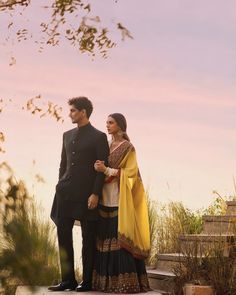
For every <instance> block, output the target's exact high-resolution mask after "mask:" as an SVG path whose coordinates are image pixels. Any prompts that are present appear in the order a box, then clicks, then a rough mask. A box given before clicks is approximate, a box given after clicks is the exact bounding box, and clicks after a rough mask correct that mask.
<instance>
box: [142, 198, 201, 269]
mask: <svg viewBox="0 0 236 295" xmlns="http://www.w3.org/2000/svg"><path fill="white" fill-rule="evenodd" d="M148 210H149V223H150V234H151V251H150V257H149V259H148V260H147V264H149V265H154V264H155V263H156V261H157V258H158V253H178V252H180V243H179V236H180V235H181V234H198V233H200V232H201V231H202V215H201V212H200V211H196V212H192V211H191V210H189V209H188V208H186V207H185V206H184V205H183V204H182V203H181V202H170V203H169V204H161V203H159V202H156V201H152V200H151V199H150V198H148Z"/></svg>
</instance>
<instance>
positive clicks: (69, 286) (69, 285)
mask: <svg viewBox="0 0 236 295" xmlns="http://www.w3.org/2000/svg"><path fill="white" fill-rule="evenodd" d="M76 287H77V282H76V281H74V282H70V281H65V282H61V283H60V284H58V285H55V286H50V287H48V290H49V291H54V292H55V291H65V290H70V291H72V290H75V288H76Z"/></svg>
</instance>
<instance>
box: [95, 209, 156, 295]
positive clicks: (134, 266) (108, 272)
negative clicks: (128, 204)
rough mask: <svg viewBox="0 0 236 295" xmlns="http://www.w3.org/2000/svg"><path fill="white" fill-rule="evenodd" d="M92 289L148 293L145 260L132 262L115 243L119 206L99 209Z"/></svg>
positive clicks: (129, 256) (130, 256)
mask: <svg viewBox="0 0 236 295" xmlns="http://www.w3.org/2000/svg"><path fill="white" fill-rule="evenodd" d="M99 215H100V218H99V221H98V234H97V244H96V256H95V267H94V271H93V289H94V290H97V291H103V292H107V293H139V292H147V291H150V287H149V283H148V278H147V273H146V268H145V263H144V260H141V259H135V258H134V257H133V256H132V255H131V253H129V252H128V251H127V250H125V249H122V248H121V247H120V246H119V243H118V240H117V229H118V207H105V206H101V205H100V206H99Z"/></svg>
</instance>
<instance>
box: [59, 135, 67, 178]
mask: <svg viewBox="0 0 236 295" xmlns="http://www.w3.org/2000/svg"><path fill="white" fill-rule="evenodd" d="M64 138H65V134H63V140H62V150H61V162H60V167H59V180H60V179H61V178H62V176H63V175H64V173H65V172H66V164H67V161H66V149H65V140H64Z"/></svg>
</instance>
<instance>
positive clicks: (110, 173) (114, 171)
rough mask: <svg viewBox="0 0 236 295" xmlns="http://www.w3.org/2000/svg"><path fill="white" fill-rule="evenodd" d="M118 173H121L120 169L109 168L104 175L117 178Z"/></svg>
mask: <svg viewBox="0 0 236 295" xmlns="http://www.w3.org/2000/svg"><path fill="white" fill-rule="evenodd" d="M118 172H119V169H115V168H110V167H107V168H106V170H105V171H104V174H105V175H106V176H109V177H110V176H117V175H118Z"/></svg>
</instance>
